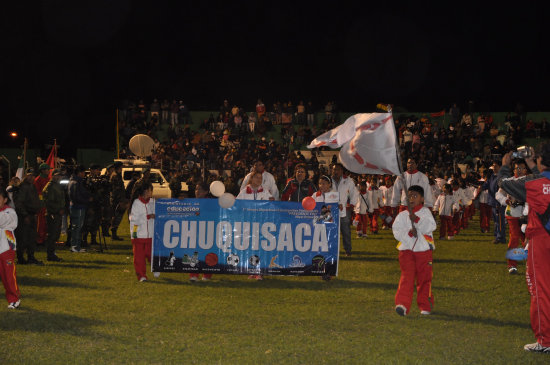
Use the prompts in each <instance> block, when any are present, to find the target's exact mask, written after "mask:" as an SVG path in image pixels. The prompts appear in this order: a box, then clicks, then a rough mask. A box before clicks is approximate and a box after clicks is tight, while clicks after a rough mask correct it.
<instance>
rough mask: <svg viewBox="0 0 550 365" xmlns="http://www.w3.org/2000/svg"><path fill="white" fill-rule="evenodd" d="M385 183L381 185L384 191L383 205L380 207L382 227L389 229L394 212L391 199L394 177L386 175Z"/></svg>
mask: <svg viewBox="0 0 550 365" xmlns="http://www.w3.org/2000/svg"><path fill="white" fill-rule="evenodd" d="M384 180H385V182H386V184H385V185H382V186H380V187H379V189H380V192H381V193H382V206H381V209H380V218H382V229H388V228H390V227H391V224H392V222H393V214H392V208H391V200H392V197H393V177H392V176H390V175H388V176H386V177H385V179H384Z"/></svg>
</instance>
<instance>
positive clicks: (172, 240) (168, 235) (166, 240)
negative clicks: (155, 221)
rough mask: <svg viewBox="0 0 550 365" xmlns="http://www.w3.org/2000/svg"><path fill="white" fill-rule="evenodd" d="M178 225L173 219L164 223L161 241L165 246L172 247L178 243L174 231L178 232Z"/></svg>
mask: <svg viewBox="0 0 550 365" xmlns="http://www.w3.org/2000/svg"><path fill="white" fill-rule="evenodd" d="M179 228H180V225H179V224H178V222H176V221H174V220H170V221H166V223H165V224H164V235H163V236H162V243H163V245H164V247H166V248H174V247H176V246H177V245H178V243H179V240H178V238H177V237H176V236H175V235H174V233H178V232H179Z"/></svg>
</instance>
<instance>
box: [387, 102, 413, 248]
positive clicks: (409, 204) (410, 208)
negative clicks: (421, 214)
mask: <svg viewBox="0 0 550 365" xmlns="http://www.w3.org/2000/svg"><path fill="white" fill-rule="evenodd" d="M388 113H390V114H391V115H392V120H393V110H392V107H391V105H389V104H388ZM394 125H395V124H394ZM393 133H394V134H395V133H396V131H395V128H394V131H393ZM395 141H396V143H395V153H396V154H397V165H398V167H399V173H400V176H401V180H403V186H404V187H405V202H406V203H407V210H408V211H409V219H410V220H411V226H412V228H413V230H414V236H415V237H417V233H416V228H415V227H414V221H413V219H412V217H411V214H412V207H411V203H410V201H409V191H408V190H409V187H408V186H407V180H406V179H405V171H403V162H402V161H401V148H400V147H399V139H398V138H397V135H396V138H395ZM394 193H395V191H394ZM399 199H400V200H401V198H399Z"/></svg>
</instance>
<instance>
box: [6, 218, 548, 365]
mask: <svg viewBox="0 0 550 365" xmlns="http://www.w3.org/2000/svg"><path fill="white" fill-rule="evenodd" d="M124 222H127V220H124ZM478 227H479V225H478V221H477V218H476V220H474V222H472V223H471V224H470V229H468V230H466V231H465V232H463V233H462V234H461V235H459V236H458V237H456V239H455V240H453V241H443V242H436V244H437V249H436V251H435V252H434V280H433V287H434V294H435V308H434V313H433V315H431V316H429V317H421V316H420V314H419V311H418V309H417V308H416V304H413V308H412V311H411V313H410V315H408V316H406V317H399V316H398V315H397V314H396V313H395V311H394V302H393V298H394V295H395V290H396V287H397V283H398V280H399V265H398V261H397V253H398V252H397V250H396V249H395V244H396V242H395V241H394V240H393V237H392V236H391V232H389V231H381V233H380V234H379V235H376V236H374V235H371V236H369V238H367V239H354V241H353V248H354V255H353V256H352V257H351V258H345V257H344V258H342V260H341V262H340V272H339V276H338V277H337V278H336V279H334V280H333V281H331V282H324V281H322V280H320V278H318V277H267V278H266V279H265V280H264V281H263V282H256V281H249V280H248V279H247V277H246V276H230V275H215V276H214V278H213V280H212V281H211V282H197V283H193V284H192V283H190V282H189V281H188V276H187V275H186V274H167V273H163V274H161V277H160V278H158V279H154V278H153V277H152V275H151V276H150V281H149V282H147V283H138V282H137V280H136V277H135V275H134V271H133V266H132V252H131V246H130V241H129V238H128V236H125V238H126V240H125V241H122V242H120V243H114V244H112V243H110V242H109V250H108V251H106V252H105V253H85V254H71V253H70V252H69V251H68V250H67V249H66V248H65V247H63V248H60V249H59V250H58V254H59V256H61V257H62V258H63V259H64V261H63V262H61V263H46V265H45V266H42V267H40V266H18V280H19V284H20V287H21V293H22V302H21V308H20V309H18V310H15V311H13V310H11V311H10V310H8V309H7V308H6V305H5V303H4V304H2V306H0V364H68V363H75V364H426V363H428V364H430V363H431V364H543V363H545V364H546V363H548V361H549V360H550V357H549V356H548V355H541V354H530V353H525V352H524V350H523V345H524V344H526V343H531V342H534V337H533V334H532V331H531V329H530V326H529V295H528V292H527V288H526V284H525V278H524V276H523V275H516V276H511V275H509V274H508V272H507V269H506V261H505V259H504V254H505V251H506V247H505V245H494V244H492V243H491V242H492V235H490V234H485V235H483V234H481V233H479V229H478ZM119 232H122V233H124V232H127V223H126V226H124V227H121V228H120V229H119ZM436 235H437V234H436ZM354 236H355V234H354ZM37 256H38V258H39V259H43V258H44V257H45V253H44V252H43V251H42V252H39V253H38V254H37ZM519 269H520V273H521V274H523V273H524V272H525V266H524V264H523V263H522V264H520V266H519Z"/></svg>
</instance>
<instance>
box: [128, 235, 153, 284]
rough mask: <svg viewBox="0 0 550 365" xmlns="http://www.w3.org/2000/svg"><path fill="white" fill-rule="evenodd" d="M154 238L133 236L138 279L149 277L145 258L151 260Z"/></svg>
mask: <svg viewBox="0 0 550 365" xmlns="http://www.w3.org/2000/svg"><path fill="white" fill-rule="evenodd" d="M152 245H153V239H152V238H132V246H133V250H134V269H135V270H136V275H137V278H138V280H139V279H141V278H147V266H146V262H145V260H147V261H149V262H151V248H152Z"/></svg>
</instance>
